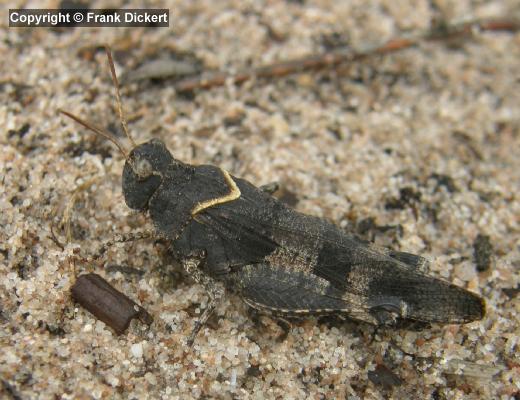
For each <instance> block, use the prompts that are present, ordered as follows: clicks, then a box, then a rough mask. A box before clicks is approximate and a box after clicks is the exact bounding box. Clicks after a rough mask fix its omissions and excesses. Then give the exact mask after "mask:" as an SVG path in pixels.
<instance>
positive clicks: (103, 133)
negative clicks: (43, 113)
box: [58, 108, 128, 160]
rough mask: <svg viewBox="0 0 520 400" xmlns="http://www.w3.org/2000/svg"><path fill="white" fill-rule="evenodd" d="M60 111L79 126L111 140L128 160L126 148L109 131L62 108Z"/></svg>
mask: <svg viewBox="0 0 520 400" xmlns="http://www.w3.org/2000/svg"><path fill="white" fill-rule="evenodd" d="M58 111H59V112H60V113H62V114H65V115H66V116H67V117H69V118H70V119H72V120H74V121H76V122H77V123H78V124H80V125H83V126H84V127H85V128H87V129H89V130H91V131H92V132H95V133H97V134H98V135H100V136H103V137H104V138H105V139H108V140H110V141H111V142H112V143H114V144H115V145H116V146H117V148H118V149H119V151H120V152H121V153H122V154H123V156H124V157H125V159H126V160H128V153H127V151H126V150H125V149H124V147H123V146H122V145H121V143H119V141H118V140H117V139H116V138H115V137H114V136H113V135H112V134H110V133H108V132H107V131H105V130H103V129H101V128H100V127H98V126H96V125H94V124H93V123H92V122H87V121H84V120H82V119H81V118H80V117H76V116H75V115H74V114H71V113H70V112H68V111H65V110H62V109H61V108H60V109H58Z"/></svg>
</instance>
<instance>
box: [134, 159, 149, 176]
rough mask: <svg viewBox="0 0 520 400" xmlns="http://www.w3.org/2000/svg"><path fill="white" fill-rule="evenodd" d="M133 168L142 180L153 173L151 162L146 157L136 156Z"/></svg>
mask: <svg viewBox="0 0 520 400" xmlns="http://www.w3.org/2000/svg"><path fill="white" fill-rule="evenodd" d="M133 170H134V172H135V174H136V175H137V177H138V179H139V180H144V179H146V178H148V177H150V175H152V173H153V168H152V164H150V161H148V160H147V159H146V158H138V159H137V160H135V162H134V165H133Z"/></svg>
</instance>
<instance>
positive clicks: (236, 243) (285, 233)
mask: <svg viewBox="0 0 520 400" xmlns="http://www.w3.org/2000/svg"><path fill="white" fill-rule="evenodd" d="M132 157H133V159H134V160H141V159H146V160H148V161H149V162H150V163H151V166H152V170H154V171H157V173H158V175H152V176H151V177H149V178H147V179H145V180H136V179H135V174H134V173H133V172H132V166H131V163H127V165H126V166H125V172H124V174H123V190H124V193H125V198H126V199H127V203H128V205H129V206H130V207H133V208H140V209H147V210H148V211H149V214H150V216H151V218H152V220H153V223H154V226H155V228H156V230H157V232H158V234H159V235H160V236H162V237H164V238H166V239H168V240H169V241H170V243H171V250H172V252H173V253H174V255H175V256H176V257H177V258H178V259H179V260H181V262H182V260H184V259H189V258H190V257H192V255H193V254H199V255H203V257H201V260H200V261H201V262H200V265H199V267H200V269H201V270H202V271H203V273H204V274H206V275H208V276H210V277H212V278H213V279H215V280H218V281H221V282H223V283H224V285H225V286H226V287H227V288H228V289H231V290H233V291H235V292H238V293H239V294H240V295H241V296H242V297H243V299H244V300H245V301H246V303H247V304H249V305H250V306H252V307H254V308H256V309H259V310H262V311H268V312H272V313H274V314H277V315H286V316H296V315H317V314H343V315H346V316H349V317H352V318H354V319H358V320H362V321H365V322H369V323H372V324H390V323H393V322H395V321H396V320H416V321H424V322H440V323H463V322H468V321H472V320H474V319H477V318H480V317H481V316H482V313H483V303H482V300H481V299H480V298H479V297H478V296H476V295H474V294H472V293H470V292H468V291H466V290H464V289H461V288H459V287H457V286H454V285H452V284H449V283H447V282H444V281H441V280H438V279H435V278H433V277H430V276H428V275H426V274H425V273H424V271H423V269H422V268H421V267H422V266H423V265H424V263H425V261H424V259H423V258H421V257H419V256H415V255H413V254H409V253H401V252H392V251H390V250H386V249H384V250H382V249H378V248H376V247H375V246H372V245H371V244H368V243H365V242H362V241H360V240H359V239H357V238H356V237H355V236H354V235H349V234H348V233H346V232H344V231H343V230H341V229H339V228H338V227H337V226H335V225H333V224H331V223H329V222H327V221H326V220H324V219H321V218H317V217H312V216H308V215H304V214H301V213H298V212H296V211H294V210H293V209H291V208H289V207H287V206H286V205H284V204H283V203H282V202H280V201H278V200H277V199H275V198H274V197H272V196H271V195H269V194H267V193H265V192H264V191H262V190H261V189H259V188H257V187H255V186H254V185H252V184H251V183H249V182H247V181H246V180H243V179H239V178H236V177H231V179H232V180H233V182H234V183H235V184H236V186H237V187H238V189H239V191H240V195H239V196H238V198H236V199H234V200H232V201H227V202H224V203H222V204H217V205H214V206H209V207H207V208H204V209H202V210H201V211H200V212H197V213H196V214H194V212H193V211H194V210H195V209H196V207H197V205H198V204H201V203H203V202H207V201H208V200H212V199H218V198H221V197H224V196H226V195H227V194H228V192H229V191H230V187H229V183H228V182H227V181H226V179H225V176H224V171H223V170H222V169H220V168H218V167H215V166H210V165H201V166H190V165H187V164H184V163H182V162H180V161H177V160H175V159H174V158H173V157H172V156H171V154H170V153H169V151H168V150H167V149H166V148H165V147H164V145H163V144H162V143H161V142H159V141H156V140H155V141H150V142H148V143H145V144H143V145H140V146H138V147H137V148H135V149H134V150H133V152H132V154H131V158H132ZM134 162H137V161H134ZM136 188H139V191H138V194H136V190H137V189H136ZM150 188H154V190H150ZM136 199H140V200H139V201H140V202H141V204H136V203H138V202H136Z"/></svg>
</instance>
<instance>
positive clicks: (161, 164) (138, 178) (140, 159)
mask: <svg viewBox="0 0 520 400" xmlns="http://www.w3.org/2000/svg"><path fill="white" fill-rule="evenodd" d="M175 164H176V162H175V160H174V158H173V156H172V155H171V153H170V152H169V151H168V149H167V148H166V146H165V145H164V143H163V142H162V141H160V140H157V139H152V140H150V141H148V142H146V143H143V144H140V145H138V146H136V147H134V149H133V150H132V151H131V152H130V154H129V155H128V158H127V160H126V163H125V167H124V169H123V176H122V180H123V182H122V183H123V195H124V196H125V202H126V204H127V205H128V207H130V208H133V209H136V210H146V209H147V207H148V201H149V200H150V198H151V197H152V196H153V194H154V193H155V191H156V190H157V189H158V188H159V186H160V185H161V183H162V181H163V179H164V177H165V176H166V175H167V172H168V170H169V169H171V168H172V166H174V165H175Z"/></svg>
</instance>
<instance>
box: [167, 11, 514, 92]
mask: <svg viewBox="0 0 520 400" xmlns="http://www.w3.org/2000/svg"><path fill="white" fill-rule="evenodd" d="M519 30H520V20H519V19H510V18H495V19H486V20H475V21H469V22H465V23H460V24H437V25H436V26H434V27H433V28H431V29H429V30H427V31H423V32H419V33H416V34H412V35H403V36H400V37H395V38H392V39H390V40H387V41H385V42H384V43H382V44H378V45H371V46H362V47H360V48H358V49H342V50H337V51H332V52H328V53H323V54H318V55H312V56H308V57H304V58H300V59H296V60H289V61H282V62H279V63H275V64H270V65H266V66H263V67H257V68H251V69H247V70H244V71H241V72H238V73H236V74H228V73H226V72H222V71H221V72H215V73H212V74H208V75H207V76H206V77H198V78H189V79H184V80H181V81H179V82H177V83H176V84H175V85H174V87H175V90H176V91H177V92H178V93H182V92H190V91H193V90H196V89H209V88H212V87H216V86H223V85H224V84H225V83H226V82H227V81H230V82H231V83H234V84H240V83H243V82H245V81H248V80H250V79H253V78H279V77H283V76H287V75H291V74H296V73H301V72H305V71H312V70H318V69H324V68H333V67H336V66H338V65H340V64H345V63H348V62H353V61H359V60H362V59H364V58H367V57H371V56H377V55H382V54H387V53H394V52H396V51H399V50H404V49H407V48H410V47H413V46H416V45H418V44H419V43H421V42H424V41H433V40H448V39H454V38H463V37H468V36H471V35H473V34H474V33H476V32H479V31H480V32H498V31H505V32H517V31H519Z"/></svg>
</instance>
